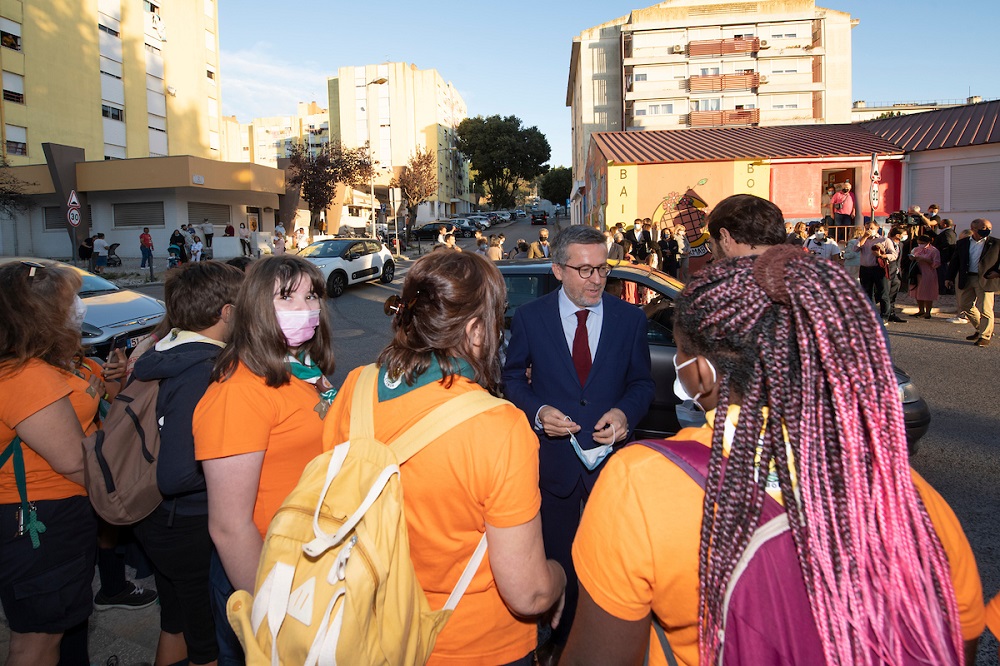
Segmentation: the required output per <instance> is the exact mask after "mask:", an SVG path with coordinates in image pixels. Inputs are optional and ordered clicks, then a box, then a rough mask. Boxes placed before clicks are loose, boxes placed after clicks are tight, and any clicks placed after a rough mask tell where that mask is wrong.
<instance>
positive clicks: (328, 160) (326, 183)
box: [287, 142, 372, 227]
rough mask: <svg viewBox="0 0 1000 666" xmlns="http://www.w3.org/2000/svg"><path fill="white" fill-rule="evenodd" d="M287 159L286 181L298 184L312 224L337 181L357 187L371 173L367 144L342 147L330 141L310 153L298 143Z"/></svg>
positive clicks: (328, 202) (331, 196) (327, 204)
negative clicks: (355, 146)
mask: <svg viewBox="0 0 1000 666" xmlns="http://www.w3.org/2000/svg"><path fill="white" fill-rule="evenodd" d="M288 158H289V160H290V164H289V166H288V172H287V178H288V182H289V183H290V184H292V185H298V186H299V188H300V191H301V193H302V198H303V199H304V200H305V201H306V203H307V204H308V205H309V217H310V222H309V223H310V226H314V227H315V226H316V225H317V224H318V221H319V216H320V212H322V211H324V210H326V209H327V208H328V207H329V206H330V202H332V201H333V198H334V197H335V196H336V195H337V184H338V183H344V184H345V185H347V186H348V187H357V186H359V185H361V184H362V183H365V182H367V181H368V180H369V179H370V178H371V175H372V160H371V154H370V152H369V150H368V144H365V145H364V146H362V147H360V148H345V147H344V146H343V145H342V144H341V143H339V142H330V143H328V144H325V145H323V146H322V147H320V148H319V149H318V150H315V149H314V152H313V153H312V154H310V153H309V151H308V149H307V148H306V146H305V145H303V144H301V143H297V144H295V145H293V146H292V147H291V149H290V150H289V151H288Z"/></svg>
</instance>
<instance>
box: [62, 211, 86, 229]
mask: <svg viewBox="0 0 1000 666" xmlns="http://www.w3.org/2000/svg"><path fill="white" fill-rule="evenodd" d="M66 219H67V220H69V223H70V225H72V226H74V227H78V226H80V220H81V219H83V218H82V217H81V216H80V209H79V208H70V209H69V211H68V212H67V213H66Z"/></svg>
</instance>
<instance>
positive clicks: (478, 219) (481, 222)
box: [466, 215, 490, 231]
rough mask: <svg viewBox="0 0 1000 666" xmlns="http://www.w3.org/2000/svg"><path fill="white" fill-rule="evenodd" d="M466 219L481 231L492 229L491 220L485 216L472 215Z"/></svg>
mask: <svg viewBox="0 0 1000 666" xmlns="http://www.w3.org/2000/svg"><path fill="white" fill-rule="evenodd" d="M466 219H468V220H469V222H472V223H473V224H475V225H476V226H478V227H479V230H480V231H485V230H486V229H489V228H490V218H488V217H486V216H485V215H470V216H469V217H468V218H466Z"/></svg>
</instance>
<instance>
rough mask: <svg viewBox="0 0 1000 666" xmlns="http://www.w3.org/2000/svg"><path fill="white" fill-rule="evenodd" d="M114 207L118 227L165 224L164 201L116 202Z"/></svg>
mask: <svg viewBox="0 0 1000 666" xmlns="http://www.w3.org/2000/svg"><path fill="white" fill-rule="evenodd" d="M105 159H107V158H105ZM112 208H113V213H114V218H115V228H116V229H121V228H123V227H140V228H141V227H162V226H164V216H163V202H162V201H144V202H139V203H119V204H114V206H113V207H112Z"/></svg>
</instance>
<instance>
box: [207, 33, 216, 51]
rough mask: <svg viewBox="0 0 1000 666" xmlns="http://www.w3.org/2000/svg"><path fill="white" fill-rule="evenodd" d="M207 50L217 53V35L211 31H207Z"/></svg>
mask: <svg viewBox="0 0 1000 666" xmlns="http://www.w3.org/2000/svg"><path fill="white" fill-rule="evenodd" d="M205 48H206V49H208V50H209V51H215V33H214V32H211V31H209V30H206V31H205Z"/></svg>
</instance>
